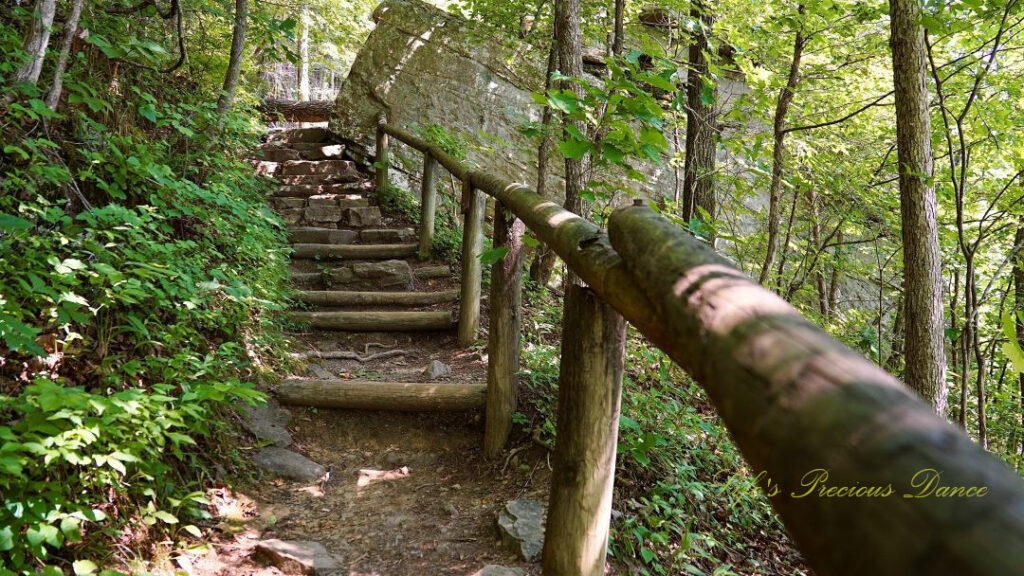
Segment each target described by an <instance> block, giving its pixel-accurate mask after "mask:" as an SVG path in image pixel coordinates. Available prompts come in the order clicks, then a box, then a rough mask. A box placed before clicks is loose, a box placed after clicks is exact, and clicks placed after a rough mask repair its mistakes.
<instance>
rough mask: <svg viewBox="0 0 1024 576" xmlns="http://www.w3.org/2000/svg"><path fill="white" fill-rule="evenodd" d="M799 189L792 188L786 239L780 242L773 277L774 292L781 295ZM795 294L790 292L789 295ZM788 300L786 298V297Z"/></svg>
mask: <svg viewBox="0 0 1024 576" xmlns="http://www.w3.org/2000/svg"><path fill="white" fill-rule="evenodd" d="M799 194H800V192H799V189H798V188H796V187H794V188H793V198H792V202H791V203H790V205H789V221H788V222H787V223H786V237H785V239H783V241H782V255H780V256H779V268H778V270H777V271H776V276H775V291H776V292H778V293H779V294H780V295H781V294H782V286H783V282H782V273H783V272H784V271H785V270H786V259H787V258H789V241H790V240H792V239H793V220H795V219H796V204H797V202H796V201H797V198H798V197H799ZM792 292H795V290H791V291H790V293H792ZM787 299H788V296H787Z"/></svg>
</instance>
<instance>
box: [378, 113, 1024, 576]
mask: <svg viewBox="0 0 1024 576" xmlns="http://www.w3.org/2000/svg"><path fill="white" fill-rule="evenodd" d="M379 130H380V132H382V133H384V134H389V135H391V136H394V137H395V138H397V139H399V140H400V141H402V142H405V143H406V144H408V145H410V146H412V147H413V148H416V149H418V150H420V151H421V152H423V153H424V154H426V155H429V156H432V157H434V158H435V159H437V161H438V162H440V163H441V164H442V165H443V166H444V167H445V168H446V169H448V170H449V171H450V172H451V173H452V174H454V175H455V176H456V177H458V178H459V179H461V180H462V181H463V182H464V183H468V184H467V186H471V187H472V188H475V189H477V190H480V191H482V192H484V193H486V194H488V195H490V196H492V197H494V198H496V199H497V200H499V201H500V203H501V205H502V206H503V207H504V208H505V209H507V210H509V211H510V212H512V213H513V214H515V216H516V217H518V218H519V219H521V220H522V221H523V222H524V223H525V224H526V226H527V227H528V228H530V229H531V230H532V231H533V233H534V235H535V236H537V238H539V239H540V240H541V241H543V242H544V243H546V244H547V245H548V246H549V247H550V248H551V249H552V250H553V251H554V252H555V253H556V254H558V255H559V256H560V257H561V258H562V259H563V260H564V261H565V262H566V265H567V266H568V267H569V269H570V270H572V271H573V272H575V273H576V274H577V275H578V276H579V277H580V278H581V279H582V280H583V281H584V282H585V283H586V284H587V285H588V287H589V289H591V290H593V292H594V293H596V294H597V295H598V296H599V297H600V298H601V299H602V300H604V301H605V302H606V303H608V304H609V305H610V306H611V307H612V308H614V309H615V310H617V311H618V312H619V313H621V314H622V316H623V317H625V318H626V319H627V320H628V321H629V322H630V323H631V324H633V325H634V326H635V327H636V328H637V329H638V330H639V331H640V332H641V333H643V334H644V335H645V336H647V337H648V338H649V339H650V340H651V341H652V342H653V343H654V344H655V345H656V346H658V347H659V348H660V349H661V350H663V351H665V352H666V353H667V354H668V355H669V356H670V357H671V358H672V359H673V360H674V361H675V362H677V363H678V364H679V365H680V366H681V367H683V368H684V369H685V370H686V371H687V372H688V373H689V374H690V375H691V376H692V377H693V378H694V379H695V380H696V381H697V382H698V383H699V384H700V385H701V386H702V387H703V388H704V389H705V390H706V391H707V392H708V394H709V396H710V398H711V400H712V402H713V403H714V405H715V407H716V409H717V410H718V412H719V414H721V416H722V418H723V420H724V422H725V425H726V427H727V428H728V430H729V432H730V433H731V435H732V437H733V438H734V439H735V441H736V443H737V444H738V445H739V447H740V449H741V451H742V452H743V455H744V457H745V458H746V460H747V461H748V462H749V463H750V464H751V466H752V468H753V469H754V470H755V471H756V472H757V473H760V476H759V479H760V481H761V482H760V484H761V487H762V489H764V490H765V492H766V493H767V494H768V495H769V497H770V500H771V502H772V505H773V507H774V508H775V509H776V510H777V511H778V512H779V514H780V516H781V517H782V519H783V521H784V523H785V525H786V527H787V529H788V531H789V532H790V534H791V535H792V536H793V538H794V539H795V541H796V543H797V545H798V547H799V548H800V550H801V551H802V552H803V553H804V555H805V556H806V558H807V561H808V563H809V564H810V565H811V567H812V568H813V569H814V570H815V571H816V572H817V573H818V574H822V575H833V574H835V575H851V576H853V575H858V576H860V575H868V574H870V575H893V576H896V575H904V574H929V575H947V574H948V575H950V576H954V575H955V576H966V575H992V576H997V575H998V576H1005V575H1008V574H1024V482H1022V481H1021V479H1020V478H1019V477H1018V476H1017V474H1015V473H1014V472H1013V471H1011V470H1010V469H1009V468H1007V467H1006V466H1005V464H1003V463H1002V462H1000V461H999V460H998V459H997V458H995V457H994V456H992V455H991V454H988V453H987V452H986V451H985V450H983V449H981V448H980V447H978V446H977V445H976V444H975V443H974V442H972V441H971V440H970V439H969V438H968V437H967V436H966V435H965V434H964V433H963V431H961V430H960V429H958V428H955V427H953V426H951V425H950V424H949V423H948V422H946V421H945V420H944V419H943V418H940V417H939V416H937V415H936V414H934V413H933V412H932V410H931V408H930V407H929V406H927V405H926V404H924V403H923V402H922V401H921V400H920V399H919V398H917V397H916V396H914V395H913V393H912V392H910V390H909V389H908V388H907V387H906V386H905V385H904V384H902V383H901V382H899V381H898V380H897V379H896V378H894V377H892V376H891V375H889V374H888V373H886V372H884V371H883V370H881V369H880V368H878V367H876V366H875V365H873V364H871V363H870V362H869V361H868V360H866V359H865V358H864V357H863V356H862V355H860V354H859V353H857V352H855V351H854V350H852V349H850V348H848V347H847V346H845V345H843V344H841V343H840V342H838V341H836V340H835V339H833V338H831V337H830V336H829V335H828V334H826V333H825V332H824V331H823V330H821V329H820V328H818V327H816V326H814V325H813V324H811V323H810V322H809V321H807V320H806V319H805V318H803V316H802V315H801V314H800V313H799V312H798V311H797V310H796V309H795V308H793V307H792V306H791V305H789V304H788V303H786V302H785V301H783V300H782V299H781V298H779V297H778V296H777V295H775V294H774V293H772V292H770V291H768V290H765V289H764V288H762V287H761V286H759V285H758V284H756V283H754V282H753V281H751V280H750V279H749V278H747V277H746V276H745V275H744V274H743V273H742V272H740V271H739V270H737V269H736V268H735V267H733V266H732V264H731V263H729V262H728V261H727V260H725V259H724V258H722V257H721V256H719V255H718V254H716V253H715V252H714V251H713V250H711V249H710V248H708V247H707V246H705V245H703V244H702V243H700V242H699V241H697V240H695V239H694V238H692V237H691V236H689V235H688V234H687V233H685V232H684V231H683V230H681V229H680V228H679V227H678V226H676V225H675V224H673V223H672V222H670V221H669V220H667V219H666V218H664V217H662V216H660V215H658V214H656V213H655V212H653V211H652V210H650V209H649V208H648V207H647V206H646V203H644V202H639V203H638V205H635V206H633V207H629V208H623V209H620V210H617V211H616V212H615V213H614V214H612V216H611V218H610V220H609V234H610V238H609V234H605V233H604V232H602V231H601V230H600V229H599V228H598V227H597V226H595V225H594V224H592V223H590V222H588V221H586V220H584V219H583V218H581V217H580V216H578V215H576V214H573V213H571V212H568V211H567V210H564V209H563V208H561V207H560V206H558V205H556V204H555V203H553V202H551V201H548V200H545V199H543V198H541V197H540V196H539V195H537V194H536V193H535V192H534V191H533V190H531V189H529V188H528V187H526V186H523V185H521V184H517V183H513V182H508V181H506V180H503V179H501V178H497V177H495V176H493V175H490V174H487V173H485V172H483V171H479V170H475V169H472V168H470V167H469V166H466V165H464V164H462V163H460V162H458V161H455V160H454V159H453V158H451V157H450V156H449V155H447V154H445V153H444V151H442V150H440V149H438V148H437V147H436V146H433V145H431V144H430V143H428V142H426V141H424V140H422V139H420V138H418V137H416V136H414V135H412V134H410V133H408V132H406V131H404V130H401V129H399V128H395V127H393V126H389V125H387V124H381V125H380V128H379ZM573 336H574V335H570V334H563V340H565V339H571V338H573ZM498 348H501V346H499V347H498ZM563 371H564V367H563ZM491 386H492V382H491V381H490V379H489V382H488V387H489V390H488V402H490V397H491V395H492V394H493V393H494V391H492V390H490V388H491ZM502 392H503V393H504V392H507V391H502ZM488 413H490V411H489V412H488ZM562 416H563V414H562V412H561V404H560V412H559V421H560V422H561V421H562ZM490 425H491V423H490V422H488V426H490ZM612 437H613V440H612V441H614V435H612ZM605 440H606V439H605ZM559 441H560V440H559V436H558V435H556V455H557V454H558V453H559V450H558V448H557V443H558V442H559ZM583 441H586V439H583ZM612 449H614V447H612ZM562 452H565V451H562ZM612 454H613V455H614V451H613V452H612ZM613 460H614V458H613ZM579 465H580V463H579V462H569V463H560V462H558V461H557V456H556V462H555V467H556V475H557V470H558V467H559V466H567V467H572V466H576V467H578V466H579ZM593 472H594V471H593V470H577V473H579V474H592V473H593ZM825 473H827V477H826V476H825ZM722 481H723V485H725V486H724V487H727V484H728V479H727V478H723V479H722ZM597 484H600V483H599V482H598V483H597ZM597 484H595V485H597ZM940 487H941V488H942V490H940ZM951 490H952V491H953V493H954V494H955V496H952V497H951V496H950V491H951ZM563 494H564V491H563ZM851 494H852V495H851ZM575 496H577V497H580V498H582V497H584V496H585V495H581V494H579V493H576V494H575ZM915 496H922V497H915ZM562 497H563V498H564V497H565V496H564V495H563V496H562ZM564 508H565V507H564V506H554V505H552V506H551V507H550V510H552V511H557V510H562V509H564ZM577 508H582V509H584V510H590V511H592V513H593V514H594V515H595V523H593V524H592V525H593V526H600V525H601V524H602V523H603V525H604V526H607V523H608V518H607V517H597V515H598V514H600V515H602V516H604V514H605V512H604V511H603V507H602V506H600V505H599V502H598V500H594V499H591V500H589V501H587V502H583V501H582V500H581V505H580V506H578V507H577ZM599 509H600V510H599ZM577 512H579V510H577ZM558 513H559V514H563V513H565V512H564V511H562V512H558ZM555 524H556V525H560V524H559V523H558V522H557V521H556V522H555ZM551 525H552V520H551V519H550V518H549V526H551ZM583 537H585V536H583V535H580V534H570V535H566V534H554V533H550V532H549V533H548V538H566V539H568V538H583ZM575 549H581V548H580V547H579V546H577V547H575ZM545 566H547V563H545ZM560 573H579V574H582V573H587V574H590V573H592V572H591V571H590V569H589V568H588V569H582V570H579V571H573V572H560Z"/></svg>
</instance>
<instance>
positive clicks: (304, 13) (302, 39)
mask: <svg viewBox="0 0 1024 576" xmlns="http://www.w3.org/2000/svg"><path fill="white" fill-rule="evenodd" d="M298 80H299V85H298V91H299V97H298V100H299V102H305V101H307V100H309V4H307V3H305V2H303V3H302V6H301V7H300V8H299V64H298Z"/></svg>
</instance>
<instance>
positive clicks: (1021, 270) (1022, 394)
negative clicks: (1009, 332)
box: [1013, 218, 1024, 456]
mask: <svg viewBox="0 0 1024 576" xmlns="http://www.w3.org/2000/svg"><path fill="white" fill-rule="evenodd" d="M1013 246H1014V249H1016V250H1017V257H1016V258H1014V259H1013V286H1014V292H1013V299H1014V303H1015V305H1014V307H1013V308H1014V310H1015V311H1016V314H1015V316H1016V324H1017V344H1018V345H1020V347H1021V348H1024V319H1022V318H1021V314H1022V313H1024V218H1021V219H1020V220H1017V235H1016V237H1014V239H1013ZM1017 387H1018V394H1019V395H1018V396H1017V401H1018V403H1019V404H1020V429H1021V430H1024V372H1022V373H1020V374H1019V375H1018V376H1017ZM1020 454H1021V456H1024V440H1021V443H1020Z"/></svg>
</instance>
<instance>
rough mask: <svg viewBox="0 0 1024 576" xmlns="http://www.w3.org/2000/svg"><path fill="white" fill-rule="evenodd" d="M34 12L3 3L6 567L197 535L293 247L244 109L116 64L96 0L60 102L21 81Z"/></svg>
mask: <svg viewBox="0 0 1024 576" xmlns="http://www.w3.org/2000/svg"><path fill="white" fill-rule="evenodd" d="M29 17H30V14H28V13H27V11H25V10H24V9H18V10H17V11H15V12H14V13H13V15H12V17H11V18H12V19H11V20H7V19H6V16H5V19H3V20H0V52H2V53H3V54H5V58H4V61H3V62H0V89H2V92H0V99H2V100H3V101H4V102H5V104H6V105H5V106H3V107H0V134H2V142H3V147H2V154H0V253H2V254H3V258H2V259H0V443H2V447H0V494H2V495H3V506H2V507H0V574H34V573H38V572H42V573H45V574H59V573H70V572H74V573H76V574H89V573H93V572H96V571H98V570H99V569H100V566H105V565H110V564H111V562H110V560H109V558H110V557H111V555H110V553H111V551H112V549H113V548H115V547H116V548H117V549H119V550H121V551H129V550H131V551H136V552H137V551H140V550H141V551H144V550H146V549H147V547H157V546H160V545H161V544H159V543H160V542H163V541H168V542H176V541H180V540H181V539H182V537H185V536H187V535H189V534H191V535H193V536H198V535H200V534H201V530H200V527H201V526H202V523H203V520H204V519H205V518H208V517H209V516H208V512H207V511H206V508H205V506H204V504H206V500H205V497H204V493H203V488H204V487H206V486H207V485H208V481H209V480H210V479H211V474H210V473H209V472H208V471H209V470H211V469H212V465H213V463H214V461H215V460H219V461H228V460H230V459H231V454H230V450H231V448H230V445H228V444H226V443H223V442H222V441H221V440H220V439H219V438H218V435H219V432H220V431H221V429H222V427H223V424H222V422H223V421H224V416H226V415H227V410H228V406H229V405H230V404H233V403H236V402H239V401H246V402H256V401H259V400H260V399H261V398H262V394H261V393H259V392H257V391H255V389H254V387H253V382H254V381H255V379H256V378H257V377H258V376H259V374H260V369H261V365H262V364H263V363H264V362H265V361H266V360H267V359H268V358H270V357H272V356H274V355H275V354H277V352H276V351H277V349H278V347H279V346H278V345H279V343H280V337H279V336H278V335H277V332H276V329H275V324H274V319H273V312H274V311H275V310H279V309H281V307H282V302H283V300H284V294H285V289H284V280H285V277H284V273H285V272H284V271H285V266H284V265H283V263H284V261H285V259H286V257H287V248H286V243H285V236H284V228H283V225H282V224H281V222H280V221H279V220H278V218H277V216H275V215H274V214H273V213H272V212H271V211H270V210H269V208H268V207H267V206H266V205H265V196H266V194H267V193H268V190H269V188H268V185H267V184H266V183H264V182H262V181H260V180H259V179H258V178H257V177H256V176H255V175H254V174H253V170H252V167H251V166H250V165H249V164H248V163H247V162H245V161H244V160H242V158H244V156H245V152H246V150H248V149H251V148H252V147H253V146H254V145H255V144H256V142H257V141H258V138H259V136H260V133H261V130H262V126H260V125H258V124H257V123H255V122H254V120H253V117H254V115H253V114H252V113H251V111H249V110H244V109H243V110H240V111H236V112H229V113H222V112H218V111H217V110H216V105H215V102H213V101H209V100H205V99H202V98H200V97H199V95H198V94H197V92H196V90H195V83H196V81H198V80H200V79H202V75H201V74H198V73H197V74H195V75H192V76H190V75H189V74H184V73H180V74H177V75H171V76H168V77H160V76H158V75H156V74H154V73H152V72H150V71H147V70H145V69H142V68H140V67H137V66H128V65H127V64H126V63H124V62H123V61H122V59H125V58H129V57H138V56H139V55H140V54H141V52H140V53H138V54H134V53H133V54H125V53H122V52H123V51H122V52H118V53H116V54H115V53H114V52H115V51H114V48H112V47H113V46H121V47H124V46H135V45H139V42H141V40H139V39H136V38H134V37H131V36H129V37H125V32H124V30H125V29H126V27H125V26H122V25H121V24H122V23H123V22H121V19H119V18H113V17H111V16H109V15H103V14H102V13H97V16H96V17H95V18H92V19H91V20H90V22H89V29H90V35H89V37H88V41H87V42H88V44H86V45H84V46H82V48H81V52H79V53H78V55H77V57H74V62H73V66H74V67H76V73H75V74H74V75H73V76H69V79H68V81H67V82H65V93H64V98H65V100H62V101H61V105H60V106H59V107H56V108H57V109H56V111H55V110H53V109H51V108H49V107H48V106H47V105H46V104H45V102H44V100H43V98H44V95H43V94H42V93H41V91H40V89H39V88H37V87H36V86H34V85H32V84H31V83H18V82H16V81H15V71H16V70H17V69H18V67H19V66H20V65H21V62H22V57H23V56H24V52H23V51H22V50H21V37H20V34H18V33H17V32H16V31H17V30H18V29H19V28H20V29H24V28H25V27H26V26H25V23H26V21H27V19H28V18H29ZM129 40H131V41H129ZM149 45H150V47H151V48H152V46H153V43H152V42H150V43H149ZM6 55H12V57H11V58H8V57H6ZM193 56H194V58H196V59H197V60H200V61H203V54H202V53H201V52H197V53H195V54H194V55H193ZM150 549H151V550H152V548H150ZM144 556H145V555H144ZM144 556H143V557H144ZM101 559H102V562H101ZM124 561H125V558H124V557H123V556H121V557H120V560H115V562H114V564H115V565H116V564H118V563H120V564H122V565H124V566H127V568H126V569H132V570H133V569H134V568H133V567H131V566H128V565H127V564H124Z"/></svg>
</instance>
